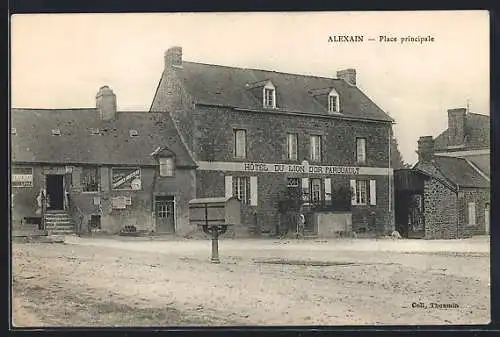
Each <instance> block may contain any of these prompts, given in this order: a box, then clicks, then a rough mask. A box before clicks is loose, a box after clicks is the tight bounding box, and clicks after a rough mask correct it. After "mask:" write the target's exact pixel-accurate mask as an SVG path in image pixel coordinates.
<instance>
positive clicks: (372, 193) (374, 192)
mask: <svg viewBox="0 0 500 337" xmlns="http://www.w3.org/2000/svg"><path fill="white" fill-rule="evenodd" d="M376 204H377V190H376V181H375V180H370V205H376Z"/></svg>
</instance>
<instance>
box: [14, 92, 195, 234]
mask: <svg viewBox="0 0 500 337" xmlns="http://www.w3.org/2000/svg"><path fill="white" fill-rule="evenodd" d="M11 126H12V129H11V155H12V157H11V161H12V165H11V177H12V178H11V189H12V191H11V196H12V200H11V201H12V208H11V209H12V223H13V225H14V227H15V226H17V225H20V224H21V223H24V224H26V223H40V222H41V215H42V214H41V213H42V212H41V211H42V210H41V201H40V200H41V199H40V198H39V196H40V195H41V191H43V192H44V195H47V196H48V199H49V200H48V204H47V211H46V212H44V217H45V220H46V221H45V222H46V224H47V226H48V227H49V228H51V229H52V230H53V231H56V232H57V231H60V232H74V231H75V230H77V231H83V232H85V231H87V230H88V229H89V227H90V228H94V229H100V230H102V231H105V232H108V233H118V232H120V231H121V230H123V229H124V227H125V226H134V227H135V228H136V230H138V231H141V230H142V231H147V232H164V233H173V232H179V233H182V232H189V231H190V230H191V229H190V228H189V223H188V214H187V203H188V202H189V200H191V199H192V198H193V197H194V196H195V192H196V191H195V185H194V184H195V180H194V177H195V168H196V164H195V162H194V161H193V159H192V157H191V155H190V154H189V151H188V150H187V148H186V146H185V145H184V144H183V142H182V140H181V139H180V137H179V135H178V132H177V130H176V128H175V125H174V123H173V122H172V120H171V119H170V117H169V115H168V113H147V112H128V111H126V112H125V111H123V112H122V111H117V104H116V95H115V94H114V93H113V91H112V90H111V89H110V88H109V87H107V86H104V87H102V88H101V89H100V90H99V92H98V94H97V96H96V107H95V108H88V109H87V108H84V109H12V112H11ZM75 224H76V225H77V226H78V227H77V228H75V227H74V225H75ZM129 228H130V227H129Z"/></svg>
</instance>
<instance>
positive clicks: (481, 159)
mask: <svg viewBox="0 0 500 337" xmlns="http://www.w3.org/2000/svg"><path fill="white" fill-rule="evenodd" d="M464 158H465V159H467V160H469V161H470V162H472V164H474V165H476V166H477V168H478V169H480V170H481V171H482V172H483V173H485V174H487V175H488V176H489V177H491V173H490V172H491V165H490V156H489V155H479V156H465V157H464Z"/></svg>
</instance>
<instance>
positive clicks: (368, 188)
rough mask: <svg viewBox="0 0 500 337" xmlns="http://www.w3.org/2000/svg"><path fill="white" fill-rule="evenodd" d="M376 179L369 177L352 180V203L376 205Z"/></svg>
mask: <svg viewBox="0 0 500 337" xmlns="http://www.w3.org/2000/svg"><path fill="white" fill-rule="evenodd" d="M376 185H377V184H376V181H375V180H368V179H359V180H351V204H352V205H368V204H370V205H376V204H377V193H376Z"/></svg>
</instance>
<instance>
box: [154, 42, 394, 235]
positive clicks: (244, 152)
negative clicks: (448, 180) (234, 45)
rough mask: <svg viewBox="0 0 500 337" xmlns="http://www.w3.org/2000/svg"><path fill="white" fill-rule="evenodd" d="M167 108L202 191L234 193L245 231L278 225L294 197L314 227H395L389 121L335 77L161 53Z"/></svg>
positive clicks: (157, 107) (348, 76)
mask: <svg viewBox="0 0 500 337" xmlns="http://www.w3.org/2000/svg"><path fill="white" fill-rule="evenodd" d="M163 111H168V112H170V114H171V116H172V119H173V121H174V123H175V124H176V126H177V129H178V130H179V134H180V136H181V137H182V138H183V139H184V141H185V143H186V144H187V146H188V148H189V150H190V152H191V153H192V155H193V157H194V160H195V161H196V164H197V165H198V169H197V173H196V196H197V197H198V198H202V197H224V196H225V197H231V196H237V197H238V198H239V199H240V200H241V201H242V203H243V212H244V214H243V216H242V219H243V221H244V223H245V224H246V226H247V228H248V230H249V232H269V233H273V232H275V230H278V229H277V228H279V226H280V225H281V224H282V220H281V219H282V218H281V215H280V214H281V211H280V209H281V206H282V205H283V203H282V201H283V200H290V199H293V201H295V202H292V204H293V205H294V207H295V210H296V211H299V210H302V211H303V212H304V213H306V219H307V220H306V227H307V228H308V229H309V230H310V231H315V232H321V233H325V232H329V233H330V234H333V233H334V232H342V231H355V232H357V233H366V234H367V235H373V234H374V233H376V232H390V231H392V230H393V229H394V211H393V203H394V200H393V198H392V195H393V192H392V181H393V174H392V173H393V172H392V168H391V167H390V163H389V158H390V135H391V132H390V131H391V128H392V123H393V120H392V119H391V118H390V117H389V116H388V115H387V114H386V113H385V112H384V111H382V110H381V109H380V108H379V107H378V106H377V105H376V104H375V103H374V102H373V101H372V100H371V99H370V98H368V97H367V96H366V95H365V93H363V92H362V91H361V90H360V89H359V88H358V87H357V86H356V71H355V70H354V69H345V70H340V71H338V72H337V78H333V77H332V78H326V77H319V76H306V75H296V74H289V73H280V72H275V71H267V70H258V69H244V68H237V67H227V66H220V65H213V64H202V63H194V62H186V61H184V60H183V57H182V49H181V48H180V47H173V48H170V49H169V50H168V51H167V52H166V53H165V68H164V71H163V74H162V76H161V80H160V82H159V85H158V88H157V91H156V94H155V96H154V100H153V102H152V105H151V112H163Z"/></svg>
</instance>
